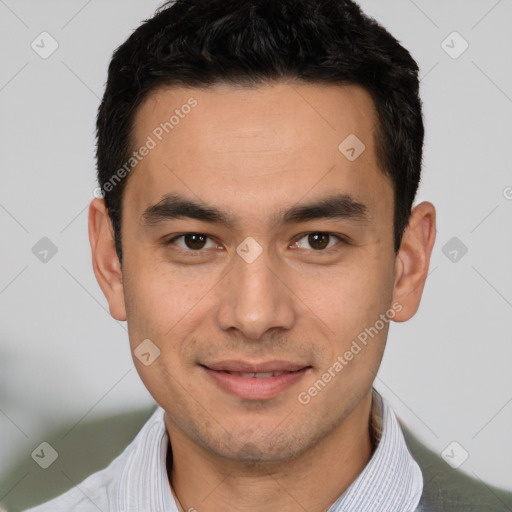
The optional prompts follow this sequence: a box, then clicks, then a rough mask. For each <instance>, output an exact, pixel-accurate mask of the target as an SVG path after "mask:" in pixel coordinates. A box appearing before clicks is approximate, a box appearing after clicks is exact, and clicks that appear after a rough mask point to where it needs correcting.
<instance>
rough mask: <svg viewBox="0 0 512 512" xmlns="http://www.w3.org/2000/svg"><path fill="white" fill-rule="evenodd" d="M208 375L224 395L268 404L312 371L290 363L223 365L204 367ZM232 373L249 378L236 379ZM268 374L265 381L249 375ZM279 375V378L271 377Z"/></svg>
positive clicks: (231, 362) (223, 363)
mask: <svg viewBox="0 0 512 512" xmlns="http://www.w3.org/2000/svg"><path fill="white" fill-rule="evenodd" d="M201 366H202V368H203V369H204V371H205V372H206V374H207V375H208V376H209V377H210V378H211V379H212V380H213V381H214V382H215V383H216V384H217V385H218V386H219V387H220V388H221V389H223V390H224V391H227V392H228V393H231V394H233V395H235V396H238V397H239V398H243V399H246V400H266V399H270V398H273V397H275V396H277V395H279V394H280V393H282V392H283V391H284V390H286V389H287V388H289V387H291V386H293V385H294V384H296V383H297V382H298V381H299V380H301V379H302V378H303V377H304V375H305V374H306V372H307V371H308V370H309V369H310V368H311V367H310V366H307V365H304V364H297V363H292V362H290V361H266V362H263V363H249V362H246V361H219V362H215V363H209V364H208V365H201ZM229 372H236V373H240V374H246V376H243V377H242V376H240V375H236V374H235V375H233V374H231V373H229ZM251 373H253V374H254V373H259V374H267V375H266V376H264V377H254V376H252V377H249V376H247V374H251ZM271 373H277V374H278V375H275V376H268V374H271Z"/></svg>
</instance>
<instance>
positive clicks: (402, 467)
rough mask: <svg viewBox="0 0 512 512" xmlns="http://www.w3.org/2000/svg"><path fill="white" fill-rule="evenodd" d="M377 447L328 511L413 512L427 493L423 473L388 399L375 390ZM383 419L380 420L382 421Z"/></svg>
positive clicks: (374, 411)
mask: <svg viewBox="0 0 512 512" xmlns="http://www.w3.org/2000/svg"><path fill="white" fill-rule="evenodd" d="M373 404H374V407H373V411H372V412H373V418H372V421H373V424H374V425H375V424H377V425H378V430H377V440H378V444H377V446H376V449H375V451H374V453H373V455H372V457H371V459H370V460H369V462H368V464H367V465H366V466H365V468H364V469H363V471H362V472H361V473H360V474H359V476H358V477H357V478H356V480H355V481H354V482H353V483H352V484H351V485H350V487H349V488H348V489H347V490H346V491H345V492H344V493H343V494H342V495H341V496H340V497H339V498H338V500H337V501H336V502H335V503H334V504H333V505H332V506H331V508H330V509H329V511H328V512H348V511H359V510H364V511H365V512H377V511H379V512H386V511H389V512H397V511H400V512H412V511H413V510H416V507H417V506H418V503H419V501H420V499H421V494H422V492H423V476H422V474H421V470H420V468H419V466H418V464H417V463H416V461H415V460H414V459H413V458H412V455H411V453H410V452H409V449H408V448H407V445H406V443H405V439H404V436H403V434H402V429H401V428H400V425H399V424H398V421H397V419H396V416H395V414H394V413H393V411H392V410H391V408H390V407H389V405H388V404H387V402H386V401H385V400H384V399H383V398H382V397H381V396H380V395H379V394H378V393H377V391H375V390H374V392H373ZM379 420H380V421H379Z"/></svg>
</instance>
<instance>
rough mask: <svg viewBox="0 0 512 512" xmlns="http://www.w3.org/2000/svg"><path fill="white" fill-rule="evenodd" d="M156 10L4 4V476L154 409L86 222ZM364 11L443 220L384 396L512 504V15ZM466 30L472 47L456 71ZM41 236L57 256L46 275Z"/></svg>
mask: <svg viewBox="0 0 512 512" xmlns="http://www.w3.org/2000/svg"><path fill="white" fill-rule="evenodd" d="M159 4H160V2H157V1H142V0H139V1H133V0H132V1H127V0H108V1H105V0H104V1H101V2H100V1H99V0H90V1H85V0H66V1H64V0H59V1H57V0H53V1H50V0H46V1H44V2H42V1H36V0H32V1H28V0H0V44H1V52H2V53H1V55H2V66H1V67H0V162H1V165H0V172H1V181H0V183H1V189H0V226H1V228H0V229H1V239H0V244H1V255H2V260H1V266H0V308H1V315H2V316H1V318H2V324H1V331H0V332H1V337H0V343H1V345H0V385H1V387H0V436H1V440H0V447H1V448H0V454H1V455H0V472H1V471H6V470H7V468H9V466H10V465H11V464H13V463H14V462H15V461H18V460H19V459H20V458H23V457H30V454H31V452H32V450H34V448H35V447H36V446H38V445H39V444H40V443H41V442H42V441H44V439H43V438H42V437H41V436H42V435H43V433H44V432H46V431H48V430H51V429H53V428H54V427H57V426H59V425H61V424H62V423H63V422H69V423H76V422H79V421H82V420H83V419H84V418H95V417H102V416H104V415H107V414H110V413H112V412H117V411H125V410H131V409H134V408H139V407H143V406H147V405H148V404H151V403H152V399H151V397H150V395H149V394H148V392H147V391H146V389H145V388H144V386H143V385H142V383H141V382H140V380H139V378H138V375H137V373H136V371H135V369H134V367H133V363H132V360H131V356H130V351H129V348H128V338H127V332H126V326H125V324H124V323H118V322H116V321H114V320H113V319H112V318H111V317H110V315H109V313H108V308H107V303H106V300H105V299H104V297H103V295H102V293H101V290H100V288H99V287H98V285H97V283H96V280H95V277H94V275H93V272H92V268H91V263H90V249H89V244H88V238H87V207H88V204H89V202H90V200H91V199H92V198H93V190H94V188H95V187H96V183H95V162H94V123H95V116H96V110H97V107H98V104H99V99H100V98H101V95H102V93H103V86H104V82H105V80H106V70H107V65H108V62H109V59H110V56H111V53H112V52H113V50H114V49H115V48H116V47H117V46H118V45H119V44H121V43H122V42H123V41H124V40H125V38H126V37H127V36H128V35H129V34H130V33H131V31H132V30H133V29H134V28H135V27H136V26H138V24H139V23H140V21H141V20H143V19H145V18H148V17H150V16H151V15H152V13H153V12H154V9H155V8H156V7H157V6H158V5H159ZM361 5H362V7H363V9H364V10H365V11H366V12H367V13H368V14H370V15H372V16H374V17H375V18H376V19H377V20H379V21H380V22H382V23H383V24H384V25H385V26H386V27H387V28H388V29H389V30H390V31H391V32H392V33H393V34H394V35H395V36H396V37H397V38H398V39H399V40H400V41H401V42H402V43H403V44H404V45H405V46H406V47H407V48H408V49H409V50H410V51H411V53H412V54H413V56H414V57H415V58H416V59H417V61H418V63H419V65H420V68H421V76H422V98H423V101H424V109H425V121H426V130H427V136H426V146H425V160H424V163H425V165H424V176H423V181H422V186H421V189H420V192H419V195H418V198H417V202H420V201H422V200H429V201H432V202H433V203H434V204H435V206H436V207H437V212H438V235H437V241H436V245H435V248H434V252H433V256H432V262H431V269H430V275H429V278H428V280H427V283H426V289H425V293H424V298H423V302H422V305H421V307H420V310H419V312H418V313H417V315H416V316H415V317H414V318H413V319H412V320H411V321H409V322H408V323H406V324H393V326H392V327H391V330H390V335H389V341H388V348H387V351H386V355H385V359H384V363H383V366H382V368H381V371H380V373H379V377H378V379H377V381H376V386H377V388H378V389H379V390H380V391H381V392H382V393H383V394H384V395H385V396H386V397H387V398H388V399H389V400H390V402H391V404H392V405H393V407H394V409H395V411H396V412H397V413H398V415H399V416H401V417H402V418H403V419H404V420H405V421H406V423H407V424H408V425H409V426H410V427H411V428H412V429H413V431H415V432H416V433H417V435H418V436H419V437H420V438H421V439H422V440H423V441H424V442H425V443H426V444H427V445H429V446H430V447H432V448H433V449H435V450H436V451H437V452H438V453H441V452H442V451H443V450H444V449H445V448H446V447H447V446H448V445H449V444H450V443H451V442H452V441H457V442H458V443H459V444H460V445H461V446H462V447H463V448H464V449H465V450H467V452H468V453H469V458H468V459H467V460H466V461H465V462H464V464H463V465H462V466H461V468H460V469H461V470H463V471H465V472H467V473H469V474H471V475H472V476H476V477H478V478H480V479H482V480H484V481H485V482H489V483H492V484H495V485H498V486H501V487H504V488H508V489H512V441H511V426H512V372H511V369H510V366H511V361H512V321H511V319H512V271H511V264H512V229H511V228H512V222H511V219H512V171H511V163H512V66H511V64H512V62H511V60H512V59H511V50H512V31H511V30H510V21H511V20H512V1H511V0H500V1H496V0H471V1H470V0H459V1H455V0H449V1H447V0H436V1H433V0H428V1H427V0H415V1H412V0H392V1H391V0H387V1H382V0H364V1H362V2H361ZM42 31H47V32H49V33H50V34H51V35H52V37H53V38H54V39H55V40H56V41H57V42H58V44H59V47H58V49H57V50H56V51H55V53H53V54H52V55H51V56H50V57H49V58H47V59H42V58H41V57H40V56H39V55H38V54H37V53H36V52H35V51H34V50H33V49H32V48H31V42H32V41H33V40H34V39H36V38H37V36H38V35H39V34H40V33H41V32H42ZM454 31H457V32H458V33H459V34H460V35H461V36H462V37H463V38H464V39H465V40H466V41H467V42H468V43H469V48H468V49H467V51H466V52H465V53H463V54H462V55H461V56H460V57H458V58H456V59H454V58H452V57H451V56H449V55H448V54H447V53H446V52H445V50H444V49H443V47H442V42H443V41H444V40H446V38H447V36H449V35H450V34H452V32H454ZM454 37H455V39H454ZM457 37H458V36H451V37H450V38H449V39H448V40H447V43H445V44H448V45H449V46H453V48H452V49H451V50H450V51H451V52H452V54H453V52H457V50H459V49H461V48H462V47H461V46H460V45H461V44H462V41H461V40H460V39H457ZM42 237H48V238H49V239H50V240H51V241H52V242H53V243H54V244H55V245H56V246H57V248H58V252H57V254H56V255H55V256H54V257H52V258H51V259H50V260H49V261H48V262H46V263H43V262H41V261H40V260H39V259H38V258H36V256H35V255H34V254H33V252H32V247H33V246H34V245H35V244H36V243H37V242H38V241H39V240H40V239H41V238H42ZM453 237H457V239H458V240H459V241H460V242H462V243H463V244H464V245H465V246H466V247H467V249H468V252H467V254H465V255H464V256H463V257H460V256H461V254H462V253H461V252H460V251H459V252H458V258H459V259H458V261H456V262H453V261H451V260H450V259H449V258H448V257H447V256H446V255H445V254H444V253H443V247H444V246H445V245H446V244H447V243H448V242H449V241H450V240H451V239H452V238H453ZM457 243H459V242H457ZM449 250H452V248H451V247H450V246H448V249H446V250H445V252H446V253H448V252H449ZM453 255H454V253H452V256H453ZM0 476H1V474H0ZM0 499H1V496H0Z"/></svg>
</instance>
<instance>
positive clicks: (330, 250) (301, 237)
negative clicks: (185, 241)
mask: <svg viewBox="0 0 512 512" xmlns="http://www.w3.org/2000/svg"><path fill="white" fill-rule="evenodd" d="M190 235H199V236H204V237H206V239H207V241H213V242H214V240H213V239H212V237H210V236H209V235H206V234H205V233H197V232H190V233H183V234H181V235H176V236H174V237H172V238H171V239H169V240H167V241H166V242H164V245H171V244H174V243H175V242H176V240H178V239H180V238H184V237H186V236H190ZM309 235H326V236H329V237H330V238H336V239H337V240H338V243H336V244H334V245H333V246H331V247H328V248H327V249H308V250H310V251H312V252H314V253H317V254H319V253H324V254H330V253H331V252H332V251H335V250H336V246H337V245H338V244H339V243H340V242H341V243H342V244H347V243H348V241H347V239H346V238H344V237H342V236H341V235H337V234H335V233H331V232H328V231H308V232H307V233H303V234H301V235H298V238H296V239H295V241H294V242H293V244H297V243H298V242H299V241H300V240H302V239H303V238H305V237H308V236H309ZM215 243H216V242H215ZM329 243H330V240H329ZM296 249H297V248H296ZM296 249H294V250H296ZM298 249H302V248H300V247H299V248H298ZM177 250H178V251H180V252H183V253H186V254H199V253H202V252H205V250H206V249H204V248H202V249H197V250H194V249H188V248H183V247H179V246H178V249H177Z"/></svg>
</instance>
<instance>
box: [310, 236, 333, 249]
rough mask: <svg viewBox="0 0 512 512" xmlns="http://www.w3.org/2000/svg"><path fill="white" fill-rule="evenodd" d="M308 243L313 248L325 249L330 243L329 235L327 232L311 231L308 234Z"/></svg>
mask: <svg viewBox="0 0 512 512" xmlns="http://www.w3.org/2000/svg"><path fill="white" fill-rule="evenodd" d="M308 243H309V245H310V246H311V248H312V249H315V250H320V249H325V248H326V247H327V245H328V244H329V235H328V234H326V233H311V234H310V235H308Z"/></svg>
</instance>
